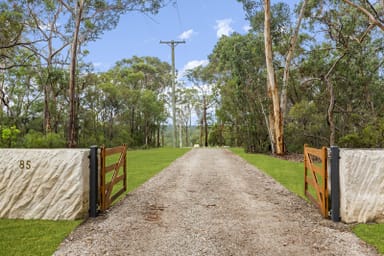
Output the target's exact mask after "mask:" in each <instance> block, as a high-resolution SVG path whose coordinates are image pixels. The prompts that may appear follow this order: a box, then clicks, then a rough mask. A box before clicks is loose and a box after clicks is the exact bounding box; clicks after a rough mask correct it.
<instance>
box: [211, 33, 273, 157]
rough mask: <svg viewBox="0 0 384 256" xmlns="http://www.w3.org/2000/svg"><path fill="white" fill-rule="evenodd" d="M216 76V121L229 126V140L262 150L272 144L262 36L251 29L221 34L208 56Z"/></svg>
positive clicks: (248, 149) (248, 148) (248, 147)
mask: <svg viewBox="0 0 384 256" xmlns="http://www.w3.org/2000/svg"><path fill="white" fill-rule="evenodd" d="M209 60H210V64H209V65H210V67H211V68H212V69H213V70H214V71H213V74H214V76H215V77H216V80H217V90H218V94H219V97H218V99H217V101H218V108H217V111H216V112H217V116H218V118H219V122H221V123H224V125H225V126H229V127H230V130H231V132H230V133H229V134H231V138H230V139H229V141H231V142H230V144H232V145H236V146H240V145H243V146H244V147H245V148H246V150H247V151H252V152H255V151H258V152H261V151H263V152H264V151H266V150H267V149H268V146H267V145H268V144H270V145H272V142H271V141H269V142H270V143H268V137H269V138H270V139H271V138H272V136H268V134H269V135H270V132H271V130H270V127H269V119H268V111H267V108H268V104H269V100H268V96H267V90H266V89H267V88H266V87H265V83H266V75H265V73H266V72H265V55H264V43H263V38H262V36H260V35H256V34H253V33H250V34H247V35H239V34H233V35H231V36H230V37H221V38H220V40H219V42H218V43H217V44H216V46H215V48H214V50H213V52H212V54H211V55H210V56H209Z"/></svg>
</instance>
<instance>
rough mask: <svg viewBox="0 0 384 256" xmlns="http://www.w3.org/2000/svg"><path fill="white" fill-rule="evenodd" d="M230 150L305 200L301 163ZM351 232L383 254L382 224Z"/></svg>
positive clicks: (365, 225)
mask: <svg viewBox="0 0 384 256" xmlns="http://www.w3.org/2000/svg"><path fill="white" fill-rule="evenodd" d="M231 150H232V152H234V153H235V154H237V155H239V156H240V157H242V158H243V159H245V160H246V161H248V162H249V163H250V164H252V165H254V166H256V167H257V168H258V169H259V170H261V171H263V172H264V173H266V174H268V175H269V176H271V177H272V178H274V179H275V180H276V181H278V182H279V183H281V184H282V185H284V186H285V187H286V188H287V189H289V190H290V191H292V192H293V193H295V194H297V195H299V196H301V197H303V198H305V196H304V164H303V163H296V162H291V161H286V160H281V159H278V158H275V157H272V156H267V155H262V154H247V153H245V152H244V150H243V149H240V148H232V149H231ZM319 214H320V213H319ZM352 230H353V232H354V233H355V234H356V235H357V236H358V237H360V238H361V239H362V240H364V241H366V242H367V243H369V244H371V245H373V246H375V247H376V248H377V249H378V251H379V252H380V253H382V254H384V223H383V224H358V225H356V226H354V227H353V229H352Z"/></svg>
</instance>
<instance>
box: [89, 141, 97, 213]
mask: <svg viewBox="0 0 384 256" xmlns="http://www.w3.org/2000/svg"><path fill="white" fill-rule="evenodd" d="M90 149H91V151H90V159H89V161H90V164H89V217H91V218H95V217H97V193H98V190H99V189H98V184H99V183H98V159H97V149H98V147H97V146H91V148H90Z"/></svg>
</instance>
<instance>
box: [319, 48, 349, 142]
mask: <svg viewBox="0 0 384 256" xmlns="http://www.w3.org/2000/svg"><path fill="white" fill-rule="evenodd" d="M345 55H346V53H344V54H343V55H341V56H340V57H339V58H338V59H337V60H336V61H335V63H333V65H332V67H331V68H330V69H329V70H328V72H327V74H326V75H325V76H324V81H325V83H326V85H327V89H328V92H329V105H328V111H327V120H328V124H329V131H330V134H329V145H330V146H334V145H335V141H336V139H335V138H336V125H335V120H334V115H333V114H334V109H335V101H336V96H335V90H334V86H333V83H332V82H331V81H330V78H329V77H330V76H331V74H332V73H333V70H334V69H335V68H336V65H337V64H338V63H339V61H340V60H341V59H342V58H344V56H345Z"/></svg>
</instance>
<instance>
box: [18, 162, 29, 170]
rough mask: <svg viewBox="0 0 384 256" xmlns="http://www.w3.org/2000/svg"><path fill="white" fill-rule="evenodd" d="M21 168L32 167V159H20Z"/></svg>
mask: <svg viewBox="0 0 384 256" xmlns="http://www.w3.org/2000/svg"><path fill="white" fill-rule="evenodd" d="M19 168H20V169H27V170H28V169H31V161H30V160H27V161H24V160H20V161H19Z"/></svg>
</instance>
